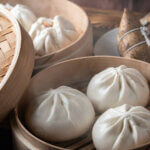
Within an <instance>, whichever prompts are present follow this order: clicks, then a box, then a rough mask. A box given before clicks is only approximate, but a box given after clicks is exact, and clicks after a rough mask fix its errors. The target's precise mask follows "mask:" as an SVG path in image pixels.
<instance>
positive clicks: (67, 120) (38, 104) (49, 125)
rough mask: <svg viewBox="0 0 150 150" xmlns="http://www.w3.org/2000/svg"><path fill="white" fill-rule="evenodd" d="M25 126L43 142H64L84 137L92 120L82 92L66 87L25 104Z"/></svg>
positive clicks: (90, 106)
mask: <svg viewBox="0 0 150 150" xmlns="http://www.w3.org/2000/svg"><path fill="white" fill-rule="evenodd" d="M25 120H26V125H27V127H28V128H29V129H30V131H31V132H32V133H33V134H35V135H36V136H38V137H40V138H42V139H44V140H46V141H55V142H60V141H66V140H71V139H74V138H78V137H80V136H82V135H83V134H85V133H86V132H87V131H88V130H89V129H90V127H91V126H92V125H93V122H94V120H95V112H94V108H93V106H92V104H91V102H90V101H89V99H88V97H87V96H86V95H85V94H83V93H82V92H80V91H78V90H76V89H73V88H71V87H67V86H61V87H58V88H57V89H51V90H49V91H48V92H46V93H45V94H43V95H41V96H39V97H37V98H36V99H34V100H33V102H31V103H30V104H29V107H28V108H27V110H26V115H25Z"/></svg>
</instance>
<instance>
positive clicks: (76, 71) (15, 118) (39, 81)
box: [11, 56, 150, 150]
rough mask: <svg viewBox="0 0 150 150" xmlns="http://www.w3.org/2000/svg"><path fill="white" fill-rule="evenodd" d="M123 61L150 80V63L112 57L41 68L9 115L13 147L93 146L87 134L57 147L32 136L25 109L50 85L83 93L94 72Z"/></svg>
mask: <svg viewBox="0 0 150 150" xmlns="http://www.w3.org/2000/svg"><path fill="white" fill-rule="evenodd" d="M123 64H124V65H126V66H128V67H133V68H136V69H138V70H139V71H140V72H141V73H142V74H143V75H144V76H145V78H146V79H147V80H148V82H150V64H148V63H145V62H142V61H138V60H133V59H127V58H119V57H111V56H91V57H83V58H77V59H72V60H67V61H65V62H61V63H59V64H56V65H53V66H51V67H49V68H47V69H44V70H43V71H41V72H40V73H38V74H37V75H35V76H34V77H33V78H32V80H31V82H30V84H29V87H28V89H27V91H26V93H25V95H24V98H23V99H22V101H20V103H19V105H18V107H17V108H16V109H15V111H14V113H13V114H12V118H11V128H12V133H13V139H14V146H15V150H26V149H30V150H35V149H36V150H37V149H39V150H53V149H57V150H68V149H81V150H93V149H95V148H94V146H93V144H92V140H91V136H90V135H88V136H85V137H83V138H82V139H78V140H75V141H71V142H67V143H61V144H59V146H58V145H54V144H52V143H48V142H45V141H43V140H41V139H39V138H38V137H35V136H34V135H33V134H32V133H30V132H29V131H28V130H27V128H26V127H25V123H24V113H25V109H26V106H27V104H28V102H29V101H31V100H32V96H33V97H34V96H37V95H38V94H39V93H41V92H44V91H47V90H49V89H50V88H57V87H59V86H61V85H67V86H72V87H74V88H77V89H79V90H81V91H84V92H85V91H86V87H87V84H88V82H89V80H90V79H91V77H92V76H93V75H95V74H96V73H98V72H100V71H102V70H104V69H106V68H107V67H117V66H119V65H123ZM148 144H150V143H148ZM146 146H147V145H146ZM142 150H143V146H142ZM144 150H145V149H144Z"/></svg>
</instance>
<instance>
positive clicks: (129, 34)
mask: <svg viewBox="0 0 150 150" xmlns="http://www.w3.org/2000/svg"><path fill="white" fill-rule="evenodd" d="M140 27H141V24H140V22H139V20H138V19H137V18H136V16H135V15H134V14H133V13H132V12H131V11H129V10H127V9H125V10H124V13H123V16H122V19H121V22H120V28H119V32H118V48H119V53H120V55H121V56H124V57H128V58H135V59H139V60H143V61H146V62H150V48H149V47H148V46H147V43H146V41H145V37H144V36H143V35H142V33H141V28H140Z"/></svg>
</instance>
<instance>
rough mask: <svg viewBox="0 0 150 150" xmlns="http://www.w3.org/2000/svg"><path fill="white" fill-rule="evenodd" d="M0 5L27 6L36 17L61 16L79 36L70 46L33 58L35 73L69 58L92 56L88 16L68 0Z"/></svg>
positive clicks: (12, 0)
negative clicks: (71, 25)
mask: <svg viewBox="0 0 150 150" xmlns="http://www.w3.org/2000/svg"><path fill="white" fill-rule="evenodd" d="M1 3H10V4H12V5H15V4H24V5H27V6H28V7H29V8H30V9H31V10H32V11H33V12H34V13H35V14H36V16H37V17H41V16H44V17H50V18H53V17H54V16H56V15H61V16H64V17H65V18H67V19H68V20H70V21H71V22H72V23H73V24H74V26H75V28H76V30H77V32H78V34H79V36H78V38H77V40H75V41H74V42H73V43H71V44H70V45H68V46H66V47H64V48H62V49H60V50H58V51H55V52H52V53H51V54H48V55H45V56H42V57H39V58H35V71H39V70H41V69H43V68H45V67H47V66H50V65H52V64H54V63H57V62H60V61H63V60H67V59H70V58H75V57H81V56H88V55H92V49H93V33H92V27H91V26H90V23H89V20H88V16H87V15H86V13H85V12H84V11H83V9H82V8H80V7H79V6H77V5H76V4H74V3H72V2H70V1H68V0H1Z"/></svg>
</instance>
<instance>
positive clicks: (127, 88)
mask: <svg viewBox="0 0 150 150" xmlns="http://www.w3.org/2000/svg"><path fill="white" fill-rule="evenodd" d="M87 96H88V97H89V99H90V100H91V102H92V103H93V105H94V107H95V110H96V111H97V112H98V113H102V112H104V111H106V110H107V109H109V108H113V107H116V106H121V105H123V104H130V105H133V106H137V105H141V106H145V105H146V104H147V103H148V101H149V86H148V83H147V81H146V79H145V78H144V76H143V75H142V74H141V73H140V72H139V71H138V70H136V69H134V68H128V67H126V66H124V65H121V66H119V67H116V68H114V67H111V68H108V69H106V70H104V71H102V72H100V73H98V74H96V75H95V76H94V77H93V78H92V79H91V80H90V82H89V84H88V88H87Z"/></svg>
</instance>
